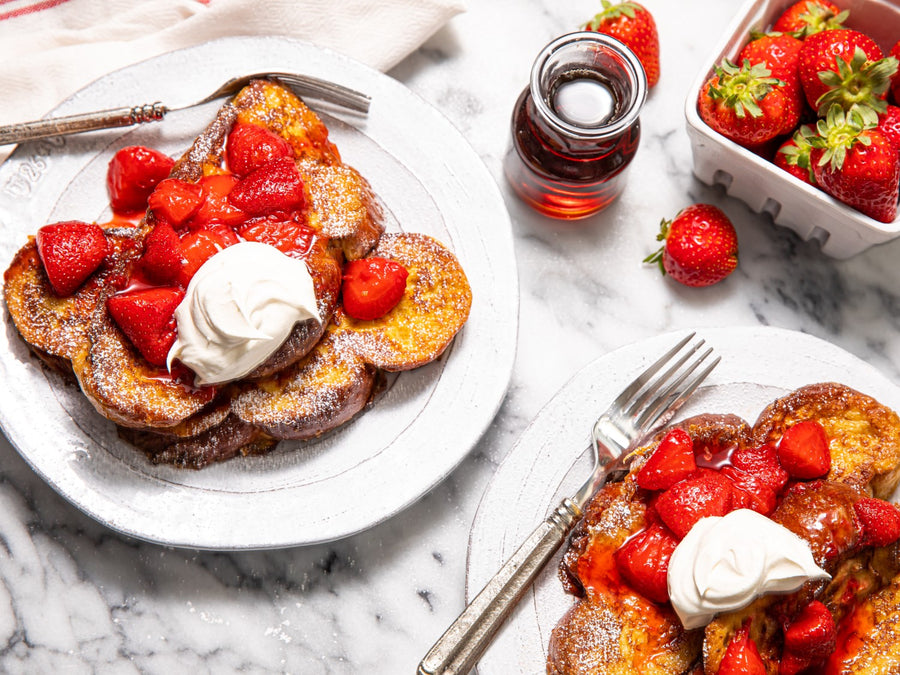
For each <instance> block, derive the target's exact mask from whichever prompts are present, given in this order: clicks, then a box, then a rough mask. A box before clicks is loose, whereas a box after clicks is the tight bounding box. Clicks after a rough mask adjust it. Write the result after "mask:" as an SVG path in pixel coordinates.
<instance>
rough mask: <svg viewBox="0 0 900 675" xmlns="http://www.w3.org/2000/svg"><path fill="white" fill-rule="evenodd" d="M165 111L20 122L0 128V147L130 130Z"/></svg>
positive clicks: (145, 108) (147, 108)
mask: <svg viewBox="0 0 900 675" xmlns="http://www.w3.org/2000/svg"><path fill="white" fill-rule="evenodd" d="M167 112H168V108H166V106H164V105H163V104H162V103H159V102H157V103H152V104H147V105H136V106H134V107H131V108H113V109H112V110H101V111H99V112H92V113H83V114H80V115H69V116H68V117H51V118H50V119H45V120H37V121H35V122H20V123H18V124H9V125H6V126H0V145H7V144H9V143H22V142H24V141H35V140H37V139H39V138H49V137H51V136H64V135H67V134H79V133H81V132H83V131H96V130H97V129H113V128H116V127H130V126H132V125H135V124H142V123H144V122H155V121H157V120H161V119H162V118H163V117H165V114H166V113H167Z"/></svg>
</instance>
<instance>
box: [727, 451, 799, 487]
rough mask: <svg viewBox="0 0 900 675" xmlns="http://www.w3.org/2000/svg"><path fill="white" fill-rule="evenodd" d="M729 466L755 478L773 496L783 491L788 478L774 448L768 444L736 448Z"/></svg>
mask: <svg viewBox="0 0 900 675" xmlns="http://www.w3.org/2000/svg"><path fill="white" fill-rule="evenodd" d="M731 464H732V465H733V466H734V467H735V468H737V469H741V470H742V471H746V472H747V473H749V474H753V475H754V476H756V477H757V478H758V479H759V480H761V481H762V482H763V484H765V485H766V486H767V487H768V488H769V489H770V490H772V492H774V493H775V494H778V493H780V492H781V491H782V490H783V489H784V486H785V485H786V484H787V482H788V478H789V477H790V476H788V472H787V471H785V470H784V467H783V466H781V464H780V462H779V461H778V453H777V451H776V450H775V446H774V445H770V444H768V443H766V444H765V445H759V446H755V447H748V448H738V449H737V450H735V451H734V453H733V454H732V455H731Z"/></svg>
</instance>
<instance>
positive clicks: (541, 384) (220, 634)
mask: <svg viewBox="0 0 900 675" xmlns="http://www.w3.org/2000/svg"><path fill="white" fill-rule="evenodd" d="M644 4H646V6H647V7H649V8H650V9H651V11H652V12H653V13H654V15H655V16H656V19H657V22H658V24H659V29H660V37H661V42H662V79H661V81H660V84H659V85H658V87H656V88H655V89H654V90H653V91H652V93H651V95H650V97H649V99H648V101H647V104H646V106H645V108H644V110H643V113H642V115H641V120H642V133H643V138H642V143H641V148H640V151H639V152H638V156H637V158H636V160H635V162H634V164H633V165H632V167H631V169H630V177H629V182H628V186H627V188H626V190H625V192H624V193H623V195H622V196H621V198H620V199H619V200H618V201H617V202H616V203H615V204H614V205H613V206H612V207H611V208H609V209H608V210H607V211H606V212H604V213H602V214H600V215H598V216H596V217H594V218H591V219H589V220H587V221H584V222H582V223H580V224H577V225H561V224H559V223H552V222H548V221H547V220H545V219H543V218H541V217H538V216H536V215H535V214H533V213H531V212H530V211H529V210H528V209H527V208H525V207H524V206H522V205H521V204H520V203H519V202H517V201H516V199H515V198H514V197H513V196H512V195H511V193H510V191H509V190H508V189H507V188H506V186H505V184H504V182H503V176H502V159H503V155H504V153H505V152H506V148H507V142H508V127H509V116H510V112H511V109H512V105H513V103H514V101H515V99H516V97H517V96H518V94H519V92H520V91H521V89H522V87H524V86H525V83H526V81H527V77H528V72H529V69H530V66H531V62H532V60H533V58H534V56H535V55H536V54H537V52H538V51H539V49H540V48H541V47H542V46H543V45H544V44H545V43H546V42H548V41H549V40H550V39H552V38H553V37H555V36H557V35H559V34H561V33H563V32H567V31H569V30H572V29H575V28H577V27H578V26H579V24H581V23H582V22H583V21H585V20H586V19H588V18H590V17H591V16H592V15H593V14H594V13H595V12H596V11H598V10H599V0H596V1H592V0H573V1H571V2H566V3H558V2H553V1H552V0H477V1H474V2H470V3H469V8H468V11H467V12H466V13H464V14H462V15H460V16H458V17H456V18H454V19H453V20H452V21H451V22H450V24H448V26H447V27H445V28H444V29H443V30H441V31H440V32H439V33H437V34H436V35H435V36H434V37H433V38H432V39H430V40H429V41H428V42H427V43H426V44H425V45H424V46H423V47H422V48H421V49H419V50H418V51H417V52H416V53H414V54H413V55H411V56H410V57H409V58H407V59H406V60H405V61H403V62H402V63H401V64H400V65H398V66H397V67H396V68H395V69H394V70H393V71H391V73H390V74H391V75H392V76H393V77H395V78H397V79H398V80H400V81H401V82H403V83H404V84H406V85H407V86H408V87H409V88H411V89H412V90H413V91H414V92H416V93H417V94H419V95H420V96H421V97H423V98H424V99H425V100H427V101H428V102H430V103H431V104H433V105H434V106H435V107H437V108H438V109H439V110H441V111H442V112H443V113H444V114H445V115H446V116H447V117H448V118H449V119H450V121H451V122H452V123H453V124H454V125H455V126H457V127H458V128H459V129H460V130H461V131H462V132H463V133H464V134H465V136H466V138H467V139H468V140H469V142H470V143H471V144H472V145H473V147H474V148H475V149H476V151H477V152H478V153H479V155H480V156H481V157H482V158H483V159H484V161H485V163H486V164H487V166H488V168H489V169H490V171H491V173H492V175H493V176H494V177H495V179H496V180H497V182H498V184H500V186H501V189H502V190H503V193H504V197H505V199H506V202H507V206H508V208H509V211H510V215H511V218H512V222H513V229H514V234H515V247H516V255H517V259H518V265H519V277H520V288H521V297H520V299H519V304H520V328H519V343H518V350H517V358H516V366H515V371H514V374H513V379H512V382H511V385H510V388H509V392H508V394H507V397H506V399H505V401H504V403H503V405H502V406H501V408H500V410H499V413H498V415H497V418H496V422H495V424H494V425H493V426H492V427H491V429H490V430H489V431H488V432H487V433H486V434H485V435H484V437H483V438H482V439H481V441H480V442H479V444H478V445H477V446H476V447H475V448H474V450H473V451H472V453H471V455H470V456H469V457H468V458H467V459H466V461H464V462H463V463H462V464H461V465H460V466H459V467H458V469H457V470H456V471H455V472H454V473H453V474H452V475H451V476H450V477H449V478H448V479H447V480H445V481H444V482H443V483H442V484H440V485H439V486H437V487H436V488H435V489H434V490H432V492H431V493H429V494H428V495H426V496H424V497H423V498H422V499H421V500H420V501H419V502H418V503H416V504H414V505H413V506H411V507H410V508H408V509H406V510H405V511H403V512H401V513H400V514H398V515H397V516H395V517H394V518H392V519H390V520H389V521H387V522H385V523H383V524H381V525H379V526H377V527H374V528H372V529H371V530H369V531H367V532H364V533H362V534H359V535H356V536H353V537H350V538H348V539H345V540H342V541H337V542H334V543H330V544H325V545H320V546H310V547H305V548H293V549H287V550H274V551H260V552H241V553H217V552H199V551H190V550H176V549H169V548H164V547H160V546H157V545H153V544H147V543H144V542H139V541H134V540H131V539H128V538H126V537H123V536H120V535H118V534H116V533H114V532H113V531H111V530H109V529H107V528H106V527H104V526H103V525H100V524H98V523H96V522H95V521H93V520H92V519H91V518H89V517H88V516H86V515H84V514H82V513H81V512H80V511H78V510H77V509H75V508H74V507H72V506H71V505H70V504H68V503H67V502H66V501H64V500H63V499H62V498H61V497H59V496H58V495H57V494H56V493H55V492H54V491H53V490H52V489H51V488H50V487H48V486H47V485H45V484H44V483H43V482H42V481H41V479H40V478H39V477H38V476H37V475H35V474H34V473H33V472H32V470H31V469H30V468H29V467H28V465H27V464H26V463H25V462H24V461H23V460H22V459H21V458H20V457H19V455H18V454H17V453H16V452H15V451H14V450H13V448H12V447H11V446H10V445H9V444H8V443H7V442H6V441H5V440H3V441H2V442H0V580H2V584H0V671H2V672H7V673H50V672H62V673H123V674H124V673H302V674H304V675H305V674H319V673H322V674H326V673H327V674H331V673H366V674H376V673H378V674H380V673H385V674H393V673H412V672H414V669H415V666H416V664H417V663H418V661H419V659H420V658H421V656H422V655H423V654H424V653H425V651H426V650H427V649H428V648H429V647H430V645H431V644H432V642H433V641H434V640H435V639H436V638H437V637H438V636H439V635H440V634H441V633H442V632H443V631H444V629H445V628H446V627H447V625H448V624H449V623H450V621H451V620H452V619H453V618H455V616H456V615H457V614H458V613H459V611H460V610H461V609H462V607H463V599H464V593H465V583H466V574H465V565H466V546H467V541H468V535H469V529H470V527H471V523H472V518H473V516H474V513H475V510H476V508H477V506H478V502H479V499H480V496H481V494H482V493H483V491H484V489H485V487H486V485H487V484H488V482H489V481H490V478H491V476H492V474H493V472H494V471H495V470H496V467H497V466H498V464H499V463H500V462H501V461H502V459H503V457H504V456H505V455H506V453H507V452H508V451H509V449H510V448H511V447H512V445H513V443H514V442H515V439H516V438H517V436H518V434H519V433H521V431H522V430H523V429H524V428H525V427H526V426H527V424H528V422H529V420H530V419H532V418H533V417H534V415H535V414H536V413H537V412H538V411H539V410H540V408H541V407H542V406H543V405H544V404H545V403H546V402H547V401H548V400H549V399H550V397H551V396H552V395H553V393H554V392H555V391H556V390H557V389H558V388H559V387H560V386H562V385H563V384H564V383H565V382H566V381H567V380H568V379H569V378H570V377H571V376H572V375H573V374H574V373H575V372H576V371H577V370H578V369H579V368H581V367H582V366H584V365H585V364H587V363H588V362H590V361H592V360H593V359H595V358H596V357H598V356H600V355H602V354H604V353H606V352H608V351H609V350H611V349H614V348H616V347H618V346H621V345H624V344H627V343H630V342H634V341H636V340H640V339H642V338H646V337H649V336H652V335H656V334H658V333H661V332H665V331H669V330H675V329H679V328H684V327H697V328H699V329H701V330H702V327H703V326H720V325H759V324H762V325H773V326H780V327H785V328H790V329H795V330H801V331H805V332H808V333H811V334H813V335H816V336H818V337H821V338H824V339H827V340H830V341H831V342H833V343H835V344H837V345H839V346H841V347H843V348H845V349H847V350H848V351H850V352H852V353H854V354H856V355H857V356H860V357H862V358H863V359H865V360H867V361H869V362H871V363H872V364H874V365H875V366H876V367H877V368H879V369H880V370H882V371H883V372H884V373H885V374H886V375H887V376H888V377H891V378H892V379H894V380H896V381H898V382H900V368H898V364H900V341H898V340H897V339H896V330H897V328H898V323H900V319H898V317H900V311H898V309H900V294H898V291H897V288H898V287H900V284H898V281H900V268H898V267H897V265H896V260H897V259H898V257H900V241H895V242H891V243H888V244H884V245H882V246H879V247H875V248H873V249H870V250H869V251H866V252H865V253H863V254H861V255H859V256H857V257H855V258H853V259H851V260H846V261H835V260H832V259H829V258H825V257H823V256H822V255H821V254H820V253H819V251H818V247H817V245H816V244H814V243H804V242H801V241H800V240H799V239H798V238H797V237H796V236H795V235H793V233H791V232H789V231H787V230H784V229H782V228H779V227H776V226H774V225H773V224H772V223H771V221H770V220H769V219H768V218H767V217H764V216H759V215H757V214H754V213H752V212H751V211H750V210H749V209H747V208H746V207H745V206H744V205H743V204H741V203H739V202H736V201H734V200H731V199H729V198H728V197H726V196H725V195H724V194H723V193H722V192H721V191H720V190H718V189H712V188H708V187H706V186H705V185H702V184H701V183H699V182H698V181H697V180H696V179H694V178H693V176H692V174H691V157H690V146H689V143H688V139H687V135H686V132H685V129H684V116H683V105H684V95H685V92H687V90H688V88H689V87H690V84H691V82H692V80H693V79H694V78H695V77H696V74H697V72H698V70H699V69H700V68H701V67H704V66H705V65H707V64H706V63H705V59H707V58H708V57H709V55H710V50H711V49H712V48H713V46H714V43H715V42H716V41H717V40H718V37H719V35H721V33H722V32H723V31H724V30H725V29H726V27H727V26H728V24H729V22H730V19H731V18H732V17H733V16H734V15H735V14H736V13H737V11H738V9H739V7H740V5H741V2H740V1H739V0H720V2H716V3H710V2H706V1H705V0H682V1H681V2H677V3H673V2H667V1H666V0H645V3H644ZM486 64H489V65H486ZM36 161H39V158H36ZM35 169H36V170H38V169H39V166H37V165H36V167H35ZM23 185H24V183H23ZM19 187H21V186H19ZM695 201H707V202H712V203H715V204H717V205H719V206H721V207H722V208H723V209H725V210H726V212H727V213H728V214H729V215H730V216H731V218H732V220H733V221H734V223H735V226H736V228H737V230H738V236H739V241H740V246H741V259H740V266H739V268H738V270H737V272H736V273H735V274H734V275H733V276H732V277H731V278H729V279H728V280H727V281H726V282H724V283H722V284H720V285H718V286H715V287H711V288H708V289H702V290H694V289H687V288H683V287H679V286H677V285H676V284H674V283H672V282H670V281H669V280H667V279H664V278H662V277H661V276H660V275H659V274H658V272H657V271H656V269H655V268H653V267H651V266H647V265H644V264H643V263H642V262H641V260H642V258H644V257H645V256H646V255H647V254H648V253H650V252H651V251H653V250H654V249H655V248H656V246H657V242H656V241H655V235H656V232H657V231H658V226H659V221H660V219H661V218H664V217H665V218H671V217H672V216H674V215H675V213H676V212H677V211H678V210H679V209H680V208H682V207H683V206H686V205H687V204H689V203H691V202H695ZM490 225H491V224H490V223H478V224H473V226H479V227H490ZM510 301H511V302H512V301H514V300H513V299H510ZM48 442H52V439H48ZM423 451H427V448H425V449H423ZM355 498H356V499H357V500H358V501H359V508H365V501H366V495H364V494H362V495H357V496H356V497H355ZM296 517H302V514H297V516H296ZM540 671H541V664H536V666H535V672H540Z"/></svg>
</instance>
